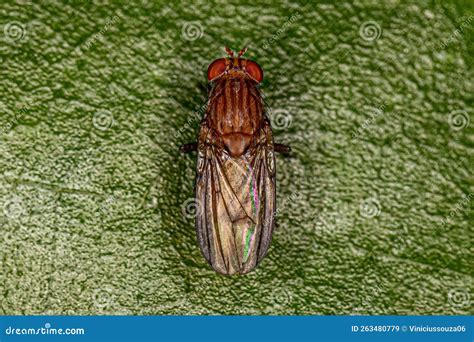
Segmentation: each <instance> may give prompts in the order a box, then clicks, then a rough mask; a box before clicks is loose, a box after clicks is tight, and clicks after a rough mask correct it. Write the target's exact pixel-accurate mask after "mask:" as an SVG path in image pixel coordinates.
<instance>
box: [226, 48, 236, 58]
mask: <svg viewBox="0 0 474 342" xmlns="http://www.w3.org/2000/svg"><path fill="white" fill-rule="evenodd" d="M225 52H227V54H228V55H229V56H230V57H234V51H232V50H231V49H229V48H228V47H227V46H226V47H225Z"/></svg>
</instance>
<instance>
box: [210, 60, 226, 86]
mask: <svg viewBox="0 0 474 342" xmlns="http://www.w3.org/2000/svg"><path fill="white" fill-rule="evenodd" d="M225 68H226V65H225V58H219V59H216V60H215V61H214V62H212V63H211V65H209V68H207V79H208V80H209V81H212V80H213V79H215V78H216V77H218V76H220V75H221V74H222V73H224V71H225Z"/></svg>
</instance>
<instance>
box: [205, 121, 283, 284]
mask: <svg viewBox="0 0 474 342" xmlns="http://www.w3.org/2000/svg"><path fill="white" fill-rule="evenodd" d="M197 164H198V167H197V181H196V200H197V203H198V205H199V208H200V210H199V211H198V215H197V218H196V230H197V238H198V242H199V245H200V247H201V250H202V253H203V254H204V257H205V258H206V259H207V261H208V262H209V263H210V265H211V266H212V267H213V268H214V270H216V271H217V272H219V273H223V274H228V275H231V274H235V273H242V274H243V273H247V272H249V271H251V270H252V269H254V268H255V267H256V266H257V265H258V263H259V262H260V261H261V260H262V259H263V257H264V256H265V255H266V253H267V252H268V248H269V247H270V242H271V237H272V233H273V229H274V227H275V209H276V196H275V156H274V150H273V138H272V132H271V128H270V123H269V122H268V121H265V125H264V127H262V128H261V129H260V131H259V132H257V133H256V135H255V136H254V141H253V142H252V144H251V146H250V147H249V149H248V150H247V152H246V153H245V154H244V155H243V156H241V157H239V158H232V157H230V156H229V154H228V153H227V151H226V150H225V149H224V148H223V147H222V144H221V143H220V142H219V138H218V137H216V135H215V134H214V132H213V131H212V130H210V129H209V128H208V127H207V125H206V123H205V122H204V123H203V124H202V125H201V132H200V137H199V145H198V163H197Z"/></svg>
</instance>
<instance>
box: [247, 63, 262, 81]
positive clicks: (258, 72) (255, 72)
mask: <svg viewBox="0 0 474 342" xmlns="http://www.w3.org/2000/svg"><path fill="white" fill-rule="evenodd" d="M245 71H246V72H247V74H249V75H250V76H252V78H253V79H254V80H255V81H257V82H258V83H260V82H262V80H263V70H262V68H260V65H258V64H257V63H255V62H254V61H249V60H247V65H246V66H245Z"/></svg>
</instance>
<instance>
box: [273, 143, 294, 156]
mask: <svg viewBox="0 0 474 342" xmlns="http://www.w3.org/2000/svg"><path fill="white" fill-rule="evenodd" d="M273 149H274V150H275V152H279V153H282V154H290V152H291V147H290V145H285V144H273Z"/></svg>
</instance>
